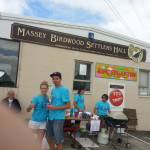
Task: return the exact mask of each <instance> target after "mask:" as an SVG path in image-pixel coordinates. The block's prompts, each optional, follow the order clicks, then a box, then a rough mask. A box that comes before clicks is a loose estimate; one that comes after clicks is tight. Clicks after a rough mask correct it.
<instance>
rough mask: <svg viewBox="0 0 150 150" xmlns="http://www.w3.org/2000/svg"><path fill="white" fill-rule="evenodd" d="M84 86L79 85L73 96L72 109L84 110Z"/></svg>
mask: <svg viewBox="0 0 150 150" xmlns="http://www.w3.org/2000/svg"><path fill="white" fill-rule="evenodd" d="M85 90H86V88H85V87H84V86H80V88H79V90H78V92H77V94H75V96H74V102H73V105H74V106H75V107H74V111H80V112H82V111H84V110H85V105H84V93H85Z"/></svg>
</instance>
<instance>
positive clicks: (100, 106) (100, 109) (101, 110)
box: [95, 101, 110, 115]
mask: <svg viewBox="0 0 150 150" xmlns="http://www.w3.org/2000/svg"><path fill="white" fill-rule="evenodd" d="M95 107H96V108H97V115H107V111H108V110H110V105H109V103H107V102H103V101H98V102H97V103H96V104H95Z"/></svg>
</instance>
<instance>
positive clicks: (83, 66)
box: [73, 61, 91, 91]
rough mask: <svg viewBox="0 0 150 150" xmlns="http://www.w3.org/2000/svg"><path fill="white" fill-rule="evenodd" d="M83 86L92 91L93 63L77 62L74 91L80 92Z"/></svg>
mask: <svg viewBox="0 0 150 150" xmlns="http://www.w3.org/2000/svg"><path fill="white" fill-rule="evenodd" d="M81 85H82V86H84V87H85V88H86V91H91V62H85V61H75V71H74V81H73V90H74V91H75V90H78V89H79V87H80V86H81Z"/></svg>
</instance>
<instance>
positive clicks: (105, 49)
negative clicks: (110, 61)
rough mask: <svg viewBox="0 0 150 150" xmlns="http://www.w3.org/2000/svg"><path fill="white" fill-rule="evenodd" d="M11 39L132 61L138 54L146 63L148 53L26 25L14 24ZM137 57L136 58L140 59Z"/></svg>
mask: <svg viewBox="0 0 150 150" xmlns="http://www.w3.org/2000/svg"><path fill="white" fill-rule="evenodd" d="M11 38H12V39H14V40H19V41H25V42H30V43H37V44H42V45H48V46H52V47H58V48H63V49H68V50H75V51H81V52H87V53H93V54H99V55H105V56H111V57H119V58H124V59H132V58H133V57H134V55H135V54H136V53H138V54H137V55H140V59H138V61H146V51H145V50H142V51H139V49H138V51H137V52H136V50H137V49H135V48H134V46H133V45H132V46H125V45H120V44H115V43H110V42H105V41H101V40H95V39H88V38H84V37H80V36H76V35H72V34H66V33H62V32H57V31H53V30H48V29H42V28H38V27H33V26H28V25H24V24H18V23H14V24H12V28H11ZM133 50H134V51H135V52H134V53H133V52H132V51H133ZM129 52H130V53H129ZM128 53H129V54H130V55H129V54H128ZM137 55H136V58H137V57H138V56H137Z"/></svg>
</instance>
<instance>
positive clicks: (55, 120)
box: [46, 72, 71, 150]
mask: <svg viewBox="0 0 150 150" xmlns="http://www.w3.org/2000/svg"><path fill="white" fill-rule="evenodd" d="M50 77H52V81H53V84H54V85H55V87H54V88H53V89H52V92H51V96H52V99H51V105H50V106H48V107H47V109H49V116H48V123H47V131H46V138H47V142H48V144H49V147H50V149H51V150H54V149H55V144H56V146H57V148H56V149H59V150H62V149H63V145H62V142H63V141H64V137H63V126H64V121H65V110H66V109H69V108H70V107H71V104H70V96H69V90H68V88H66V87H65V86H63V85H62V84H61V80H62V78H61V73H60V72H54V73H53V74H51V75H50Z"/></svg>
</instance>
